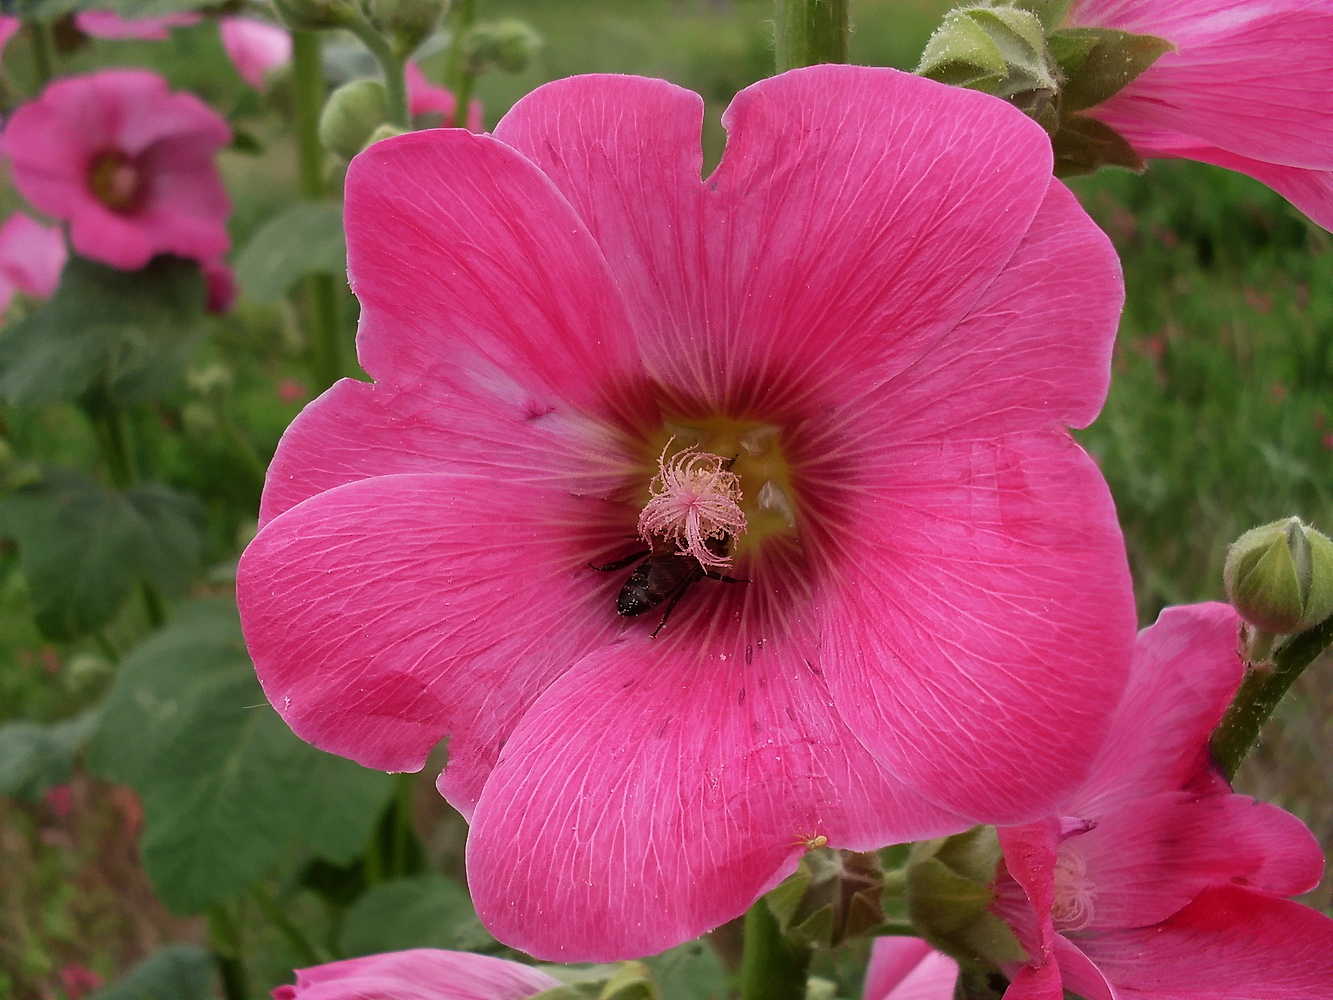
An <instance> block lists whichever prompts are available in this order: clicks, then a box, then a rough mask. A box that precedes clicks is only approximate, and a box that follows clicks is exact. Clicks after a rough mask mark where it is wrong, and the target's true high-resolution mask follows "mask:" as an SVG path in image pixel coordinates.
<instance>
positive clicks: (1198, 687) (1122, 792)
mask: <svg viewBox="0 0 1333 1000" xmlns="http://www.w3.org/2000/svg"><path fill="white" fill-rule="evenodd" d="M1239 626H1240V618H1239V617H1238V616H1237V615H1236V612H1235V611H1234V610H1233V609H1232V608H1231V607H1230V605H1226V604H1194V605H1188V606H1184V607H1175V608H1166V609H1165V610H1164V611H1162V613H1161V615H1160V616H1159V617H1158V619H1157V623H1156V624H1154V625H1152V626H1150V627H1149V628H1146V629H1144V630H1143V631H1142V632H1140V633H1139V637H1138V641H1137V642H1136V643H1135V647H1134V656H1133V665H1132V666H1131V668H1130V680H1129V686H1128V687H1127V688H1126V689H1125V696H1124V700H1123V701H1122V702H1121V703H1120V705H1119V707H1118V708H1117V709H1116V712H1115V715H1114V717H1113V721H1112V723H1111V735H1110V737H1109V738H1108V739H1107V741H1106V744H1105V745H1104V746H1103V747H1102V749H1101V752H1100V753H1099V754H1098V757H1097V763H1096V764H1095V765H1094V767H1093V772H1092V774H1091V775H1090V776H1089V778H1088V782H1087V783H1086V784H1085V785H1084V786H1083V787H1082V788H1080V789H1079V790H1078V792H1077V793H1076V794H1075V795H1074V796H1073V798H1072V799H1071V801H1070V802H1069V803H1068V804H1067V805H1066V806H1065V808H1064V810H1063V811H1064V812H1065V813H1067V814H1069V815H1074V816H1082V817H1085V818H1094V817H1098V816H1102V815H1104V814H1106V813H1108V812H1111V811H1114V810H1115V809H1118V808H1120V807H1122V806H1123V805H1125V804H1127V803H1132V802H1133V801H1135V800H1136V799H1140V798H1142V797H1144V796H1148V795H1153V794H1155V793H1157V792H1174V791H1179V790H1181V789H1183V788H1186V787H1187V786H1190V785H1191V784H1192V782H1193V781H1194V779H1195V776H1196V775H1198V774H1199V773H1200V772H1201V771H1204V770H1206V769H1210V768H1211V765H1210V764H1209V763H1208V761H1209V758H1208V737H1209V735H1210V734H1211V733H1212V731H1213V729H1215V728H1216V727H1217V724H1218V722H1220V721H1221V719H1222V714H1223V712H1225V711H1226V707H1227V705H1228V704H1230V703H1231V698H1232V696H1233V695H1234V694H1235V693H1236V688H1237V687H1239V686H1240V679H1241V675H1242V673H1243V672H1244V665H1243V664H1242V663H1241V659H1240V656H1239V654H1238V653H1237V645H1238V641H1239V639H1238V634H1237V630H1238V628H1239Z"/></svg>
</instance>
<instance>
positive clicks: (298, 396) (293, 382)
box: [277, 378, 310, 403]
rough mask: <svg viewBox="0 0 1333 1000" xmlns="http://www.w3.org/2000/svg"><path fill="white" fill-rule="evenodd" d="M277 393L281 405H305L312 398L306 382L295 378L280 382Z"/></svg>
mask: <svg viewBox="0 0 1333 1000" xmlns="http://www.w3.org/2000/svg"><path fill="white" fill-rule="evenodd" d="M277 392H278V401H279V402H281V403H304V402H305V401H306V400H308V399H309V398H310V389H309V388H308V387H307V386H306V384H305V383H304V382H302V381H300V380H299V379H294V378H285V379H282V380H280V381H279V382H278V386H277Z"/></svg>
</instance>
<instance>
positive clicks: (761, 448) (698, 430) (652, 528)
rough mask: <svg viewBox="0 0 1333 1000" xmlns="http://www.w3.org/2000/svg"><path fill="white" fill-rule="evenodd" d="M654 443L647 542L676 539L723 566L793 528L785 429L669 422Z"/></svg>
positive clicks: (712, 565)
mask: <svg viewBox="0 0 1333 1000" xmlns="http://www.w3.org/2000/svg"><path fill="white" fill-rule="evenodd" d="M653 445H654V446H656V448H657V449H658V451H657V454H656V456H655V457H656V458H657V463H656V464H657V469H658V471H657V475H656V476H654V477H653V479H652V481H651V483H650V484H649V487H648V496H647V498H646V501H645V503H644V506H643V512H642V513H641V514H640V516H639V533H640V535H642V536H643V538H644V539H645V540H647V541H649V542H652V541H654V540H673V541H675V542H676V544H677V546H678V549H679V551H680V552H681V553H684V554H689V555H692V556H694V557H695V558H696V559H698V560H699V563H700V565H702V566H703V567H704V568H705V569H708V570H717V569H720V568H723V567H726V566H729V565H730V564H731V559H732V556H734V555H736V554H737V553H738V552H743V551H744V550H745V549H746V548H749V547H753V546H756V545H758V544H760V543H762V542H763V540H764V539H766V538H769V537H771V536H773V535H775V534H779V533H782V534H786V533H791V532H793V531H794V530H795V528H796V508H795V504H794V503H793V500H792V490H791V484H790V471H789V469H788V466H787V462H786V460H785V458H784V457H783V454H782V450H781V447H780V428H778V427H775V426H773V425H771V424H761V423H756V422H743V421H735V420H728V419H723V418H718V419H714V420H702V421H688V422H687V421H679V422H677V421H670V422H668V423H666V424H665V426H664V427H663V431H662V437H661V438H659V439H658V440H656V441H654V442H653Z"/></svg>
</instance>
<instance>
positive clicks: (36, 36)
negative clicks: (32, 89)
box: [28, 21, 56, 90]
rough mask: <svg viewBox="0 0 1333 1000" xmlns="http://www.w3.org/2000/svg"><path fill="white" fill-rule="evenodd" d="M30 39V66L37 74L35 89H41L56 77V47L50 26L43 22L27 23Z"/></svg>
mask: <svg viewBox="0 0 1333 1000" xmlns="http://www.w3.org/2000/svg"><path fill="white" fill-rule="evenodd" d="M28 32H29V37H31V38H32V66H33V71H34V72H35V73H36V74H37V89H38V90H41V89H43V88H44V87H45V86H46V85H47V84H48V83H50V82H51V78H52V77H53V76H55V75H56V45H55V37H54V35H53V33H52V31H51V25H49V24H47V23H46V22H45V21H29V22H28Z"/></svg>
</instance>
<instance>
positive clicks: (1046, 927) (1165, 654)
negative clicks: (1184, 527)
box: [995, 604, 1333, 1000]
mask: <svg viewBox="0 0 1333 1000" xmlns="http://www.w3.org/2000/svg"><path fill="white" fill-rule="evenodd" d="M1239 624H1240V619H1239V618H1238V617H1237V615H1236V613H1235V611H1234V610H1232V609H1231V608H1230V607H1229V606H1227V605H1223V604H1199V605H1192V606H1189V607H1180V608H1168V609H1166V610H1165V611H1163V612H1162V615H1161V617H1160V618H1159V619H1158V621H1157V624H1156V625H1154V626H1152V627H1151V628H1148V629H1145V630H1144V631H1143V633H1142V634H1141V635H1140V636H1139V642H1138V647H1137V649H1136V651H1135V656H1134V665H1133V670H1132V672H1131V675H1130V682H1129V687H1128V689H1127V690H1126V692H1125V698H1124V701H1123V702H1122V703H1121V704H1120V707H1119V709H1118V710H1117V712H1116V714H1115V717H1114V719H1113V721H1112V726H1111V735H1110V738H1109V740H1108V741H1107V743H1106V745H1105V747H1103V749H1102V752H1101V755H1100V756H1099V758H1098V760H1097V763H1096V765H1095V766H1094V768H1093V771H1092V774H1091V776H1090V777H1089V779H1088V781H1087V782H1086V783H1085V784H1084V786H1083V787H1082V788H1081V789H1080V790H1079V791H1078V792H1077V793H1076V794H1075V795H1074V796H1073V797H1072V798H1071V799H1070V800H1069V801H1068V803H1067V804H1066V805H1065V806H1064V808H1062V809H1061V810H1060V812H1059V814H1058V815H1056V816H1052V817H1050V818H1049V819H1046V820H1044V821H1041V822H1038V823H1033V824H1030V825H1027V826H1021V827H1013V828H1007V829H1005V828H1002V829H1001V830H1000V831H999V833H1000V843H1001V845H1002V847H1003V849H1004V858H1005V865H1006V867H1007V871H1002V874H1001V876H1000V879H999V882H998V884H997V887H996V889H997V892H998V893H999V898H998V900H997V902H996V907H995V908H996V912H997V913H999V914H1000V916H1002V917H1004V918H1005V919H1006V920H1007V921H1009V923H1010V925H1011V926H1012V927H1013V928H1014V930H1015V932H1016V933H1017V934H1018V937H1019V940H1020V941H1021V942H1022V943H1023V945H1024V947H1025V948H1026V949H1027V951H1028V953H1029V954H1030V955H1031V956H1032V958H1031V960H1030V962H1029V963H1028V964H1027V965H1025V966H1022V967H1020V968H1017V969H1011V970H1008V971H1009V972H1010V973H1011V978H1012V980H1013V982H1012V985H1011V986H1010V988H1009V990H1008V991H1007V992H1006V993H1005V1000H1060V998H1062V997H1063V996H1065V992H1064V991H1066V990H1067V991H1070V992H1073V993H1076V994H1078V995H1079V996H1082V997H1085V998H1086V1000H1116V998H1119V1000H1133V998H1142V1000H1234V998H1237V997H1245V998H1246V1000H1327V998H1328V997H1330V996H1333V920H1330V919H1329V918H1328V917H1326V916H1324V915H1323V914H1322V913H1319V912H1317V911H1315V910H1312V909H1310V908H1309V907H1306V906H1302V905H1300V904H1298V903H1294V902H1290V901H1289V900H1287V899H1285V898H1284V897H1287V896H1294V895H1296V894H1298V893H1302V892H1306V891H1308V890H1310V889H1313V888H1314V887H1315V886H1316V885H1318V883H1319V879H1320V876H1321V875H1322V874H1323V870H1324V859H1323V856H1322V854H1321V853H1320V850H1319V845H1318V843H1317V842H1316V841H1315V839H1314V837H1313V836H1312V835H1311V834H1310V832H1309V830H1307V829H1306V828H1305V826H1304V825H1303V824H1302V823H1301V822H1300V821H1299V820H1298V819H1296V817H1294V816H1292V815H1290V814H1288V813H1285V812H1283V811H1282V810H1281V809H1278V808H1276V807H1274V806H1270V805H1264V804H1262V803H1258V802H1255V801H1254V800H1253V799H1249V798H1246V797H1245V796H1243V795H1235V794H1233V793H1232V792H1231V788H1230V786H1229V785H1228V784H1227V783H1226V781H1225V780H1224V779H1223V778H1222V776H1221V775H1220V774H1219V773H1218V772H1217V770H1216V769H1215V768H1214V766H1213V765H1212V763H1211V758H1210V757H1209V751H1208V738H1209V735H1210V734H1211V733H1212V731H1213V729H1214V728H1215V727H1216V726H1217V723H1218V722H1219V721H1220V720H1221V718H1222V714H1223V712H1224V711H1225V710H1226V707H1227V705H1228V704H1229V702H1230V701H1231V698H1232V696H1233V695H1234V694H1235V692H1236V689H1237V687H1238V686H1239V685H1240V680H1241V675H1242V672H1243V665H1242V663H1241V660H1240V656H1239V654H1238V653H1237V651H1236V649H1237V630H1238V627H1239Z"/></svg>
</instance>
